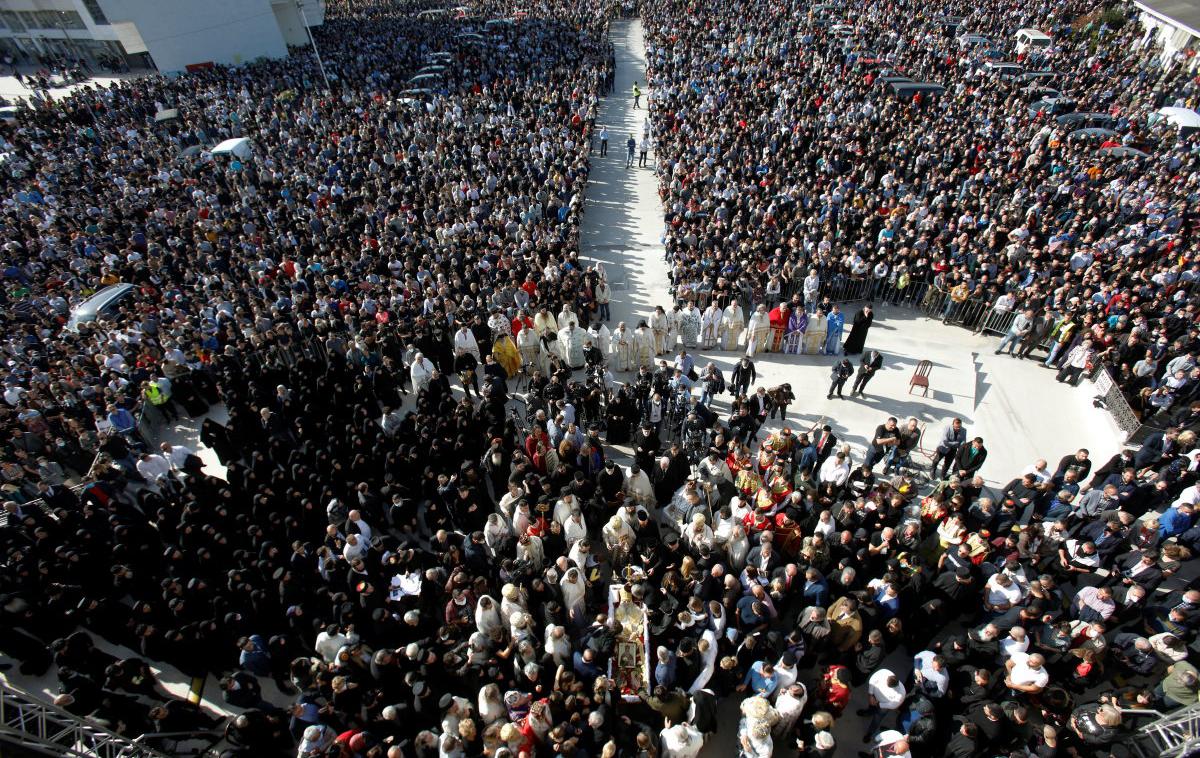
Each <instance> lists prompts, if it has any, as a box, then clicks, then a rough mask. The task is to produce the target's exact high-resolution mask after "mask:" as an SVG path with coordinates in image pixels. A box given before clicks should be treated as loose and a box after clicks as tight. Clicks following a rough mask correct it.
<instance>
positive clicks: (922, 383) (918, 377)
mask: <svg viewBox="0 0 1200 758" xmlns="http://www.w3.org/2000/svg"><path fill="white" fill-rule="evenodd" d="M932 370H933V364H932V363H930V362H929V361H921V362H920V363H918V364H917V370H916V371H914V372H913V375H912V379H910V380H909V382H908V394H910V395H911V394H912V393H913V388H914V387H921V388H922V389H924V390H925V392H924V393H923V395H922V397H929V372H930V371H932Z"/></svg>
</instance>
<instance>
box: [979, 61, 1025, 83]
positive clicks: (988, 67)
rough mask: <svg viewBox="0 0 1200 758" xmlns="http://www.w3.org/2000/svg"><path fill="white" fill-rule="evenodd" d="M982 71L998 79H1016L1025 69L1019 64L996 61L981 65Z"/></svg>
mask: <svg viewBox="0 0 1200 758" xmlns="http://www.w3.org/2000/svg"><path fill="white" fill-rule="evenodd" d="M983 69H984V71H985V72H986V73H988V74H991V75H992V76H995V77H997V78H1000V79H1017V78H1019V77H1020V76H1021V74H1022V73H1023V72H1024V71H1025V68H1024V67H1023V66H1021V65H1020V64H1019V63H1001V62H998V61H988V62H987V63H985V64H983Z"/></svg>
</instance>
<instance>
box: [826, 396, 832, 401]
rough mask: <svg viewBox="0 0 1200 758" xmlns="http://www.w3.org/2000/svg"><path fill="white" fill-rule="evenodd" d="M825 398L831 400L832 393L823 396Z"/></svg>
mask: <svg viewBox="0 0 1200 758" xmlns="http://www.w3.org/2000/svg"><path fill="white" fill-rule="evenodd" d="M825 399H826V400H832V399H833V395H826V396H825Z"/></svg>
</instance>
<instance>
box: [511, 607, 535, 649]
mask: <svg viewBox="0 0 1200 758" xmlns="http://www.w3.org/2000/svg"><path fill="white" fill-rule="evenodd" d="M508 631H509V634H511V635H512V640H513V642H514V643H515V644H517V646H518V647H519V646H520V644H521V643H522V642H528V643H530V644H533V643H534V642H536V641H537V639H536V638H535V637H534V636H533V616H530V615H529V614H528V613H525V612H523V611H518V612H516V613H514V614H513V615H511V616H509V617H508Z"/></svg>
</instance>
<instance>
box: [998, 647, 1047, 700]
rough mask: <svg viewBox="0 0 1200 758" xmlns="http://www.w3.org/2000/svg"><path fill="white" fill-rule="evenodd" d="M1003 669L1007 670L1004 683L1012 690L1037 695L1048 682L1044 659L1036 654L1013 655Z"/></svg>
mask: <svg viewBox="0 0 1200 758" xmlns="http://www.w3.org/2000/svg"><path fill="white" fill-rule="evenodd" d="M1004 668H1005V669H1007V670H1008V676H1006V677H1004V683H1005V684H1006V685H1007V686H1009V687H1011V688H1012V689H1014V690H1019V691H1021V692H1027V693H1032V694H1037V693H1039V692H1041V691H1042V690H1043V689H1044V688H1045V687H1046V685H1047V684H1048V683H1049V682H1050V673H1049V672H1048V671H1046V659H1045V658H1043V657H1042V656H1041V655H1040V654H1038V653H1033V654H1030V653H1013V655H1012V657H1011V658H1009V659H1008V661H1006V662H1005V664H1004Z"/></svg>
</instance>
